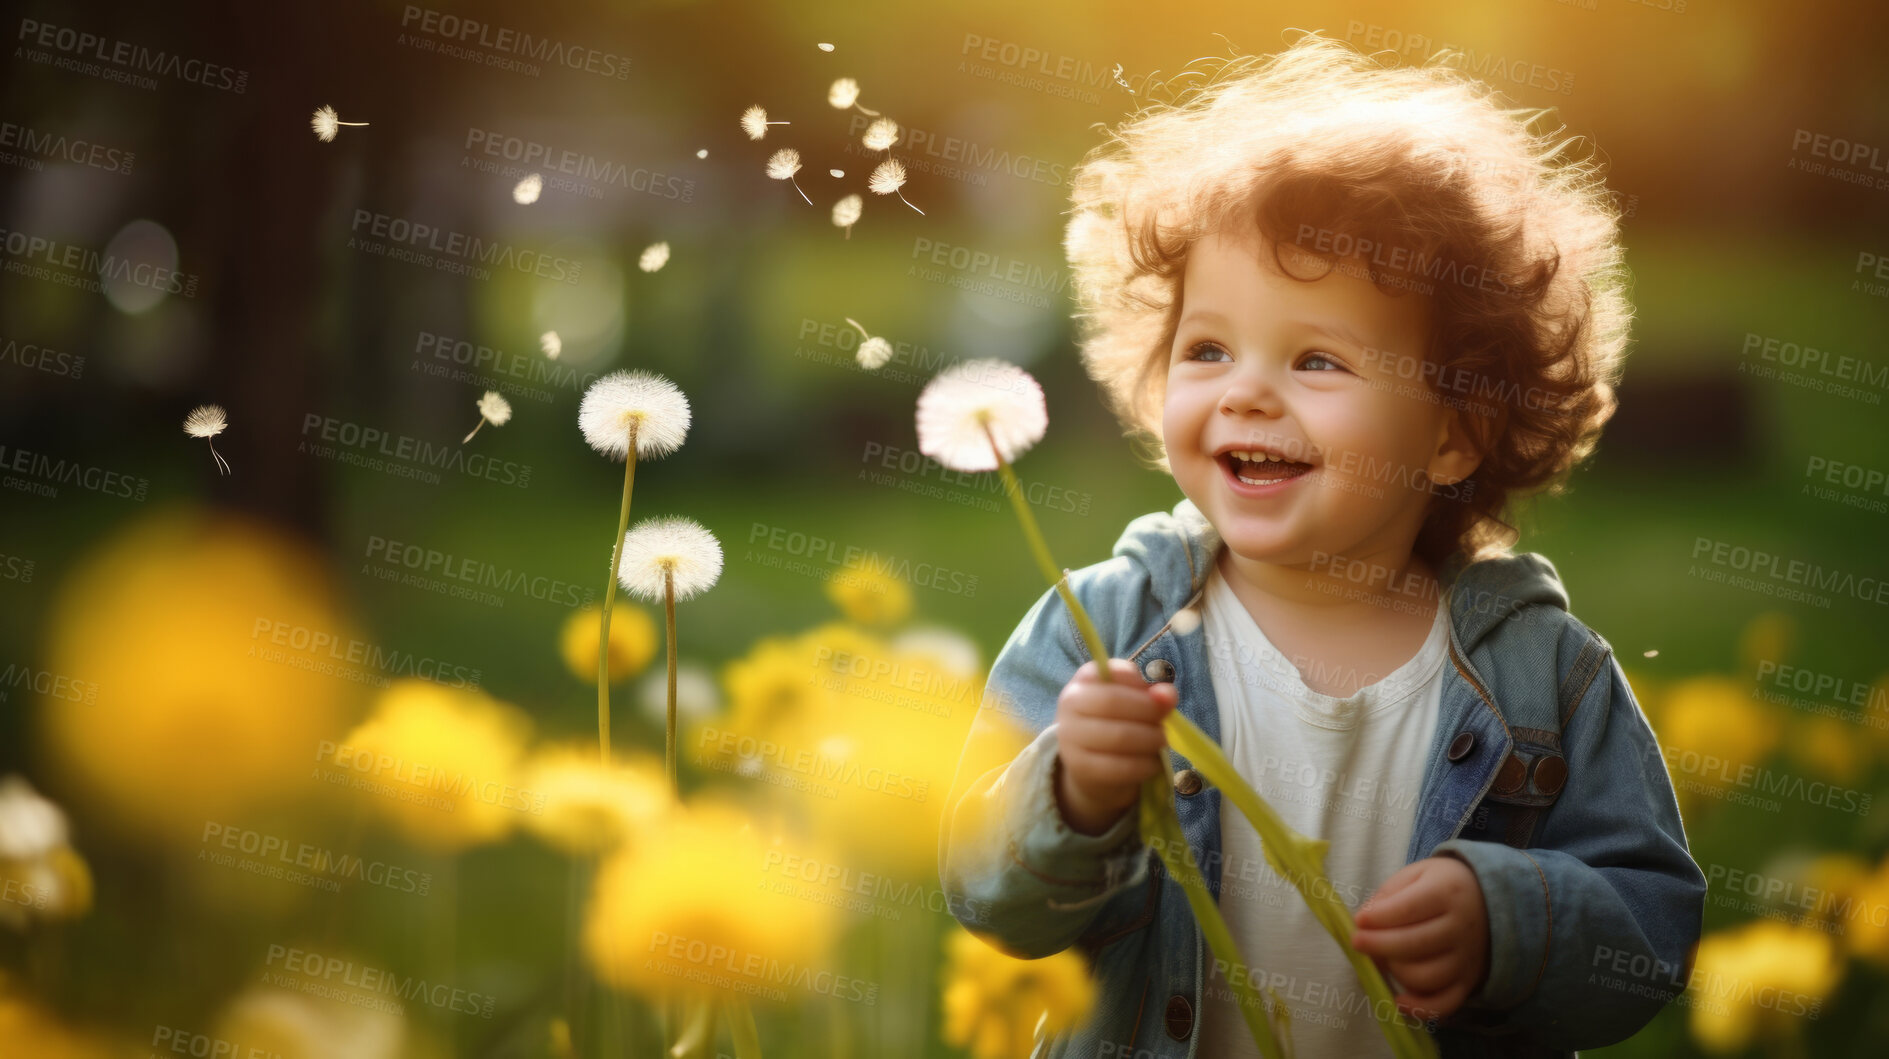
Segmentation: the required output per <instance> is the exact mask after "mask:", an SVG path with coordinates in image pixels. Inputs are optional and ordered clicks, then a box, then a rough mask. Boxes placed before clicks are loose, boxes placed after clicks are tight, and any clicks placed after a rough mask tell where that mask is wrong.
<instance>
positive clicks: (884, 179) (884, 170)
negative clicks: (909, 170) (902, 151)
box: [866, 158, 905, 195]
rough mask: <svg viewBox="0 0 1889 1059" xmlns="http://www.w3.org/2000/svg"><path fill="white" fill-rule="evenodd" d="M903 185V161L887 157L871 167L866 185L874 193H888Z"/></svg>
mask: <svg viewBox="0 0 1889 1059" xmlns="http://www.w3.org/2000/svg"><path fill="white" fill-rule="evenodd" d="M904 186H905V163H903V162H901V161H899V160H898V159H896V158H888V159H886V160H885V161H883V162H880V163H879V164H878V165H877V166H874V167H873V170H872V176H871V178H869V179H868V180H867V181H866V187H867V188H868V189H870V190H871V191H872V193H873V194H875V195H890V194H892V193H893V192H895V191H897V190H898V189H900V188H902V187H904Z"/></svg>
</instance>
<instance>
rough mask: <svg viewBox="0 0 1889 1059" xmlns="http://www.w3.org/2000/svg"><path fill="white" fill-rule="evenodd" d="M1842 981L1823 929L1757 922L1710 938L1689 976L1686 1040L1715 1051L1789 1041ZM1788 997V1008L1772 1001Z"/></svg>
mask: <svg viewBox="0 0 1889 1059" xmlns="http://www.w3.org/2000/svg"><path fill="white" fill-rule="evenodd" d="M1842 977H1843V957H1842V954H1841V953H1840V952H1838V950H1837V945H1836V941H1835V940H1834V939H1832V938H1831V937H1830V935H1829V934H1826V933H1824V932H1823V931H1821V930H1813V929H1810V928H1807V927H1794V926H1791V925H1789V924H1787V923H1780V922H1778V921H1776V920H1771V919H1758V920H1753V921H1752V922H1749V923H1746V924H1743V925H1741V926H1737V927H1733V928H1732V929H1730V930H1723V931H1718V932H1716V933H1712V934H1708V935H1706V936H1705V937H1704V938H1703V939H1701V940H1700V942H1699V948H1698V955H1697V956H1696V958H1695V959H1694V962H1693V972H1692V977H1691V978H1690V979H1689V981H1690V984H1691V992H1692V993H1693V994H1694V997H1693V999H1694V1003H1692V1004H1691V1005H1690V1006H1689V1010H1690V1011H1691V1021H1690V1025H1691V1030H1692V1037H1693V1039H1694V1040H1696V1041H1698V1042H1699V1044H1700V1045H1701V1046H1702V1047H1704V1048H1705V1049H1706V1050H1707V1051H1711V1052H1717V1053H1721V1054H1724V1053H1731V1052H1739V1051H1743V1050H1744V1049H1745V1048H1747V1047H1749V1046H1750V1045H1751V1044H1752V1042H1753V1040H1754V1039H1759V1038H1761V1039H1765V1040H1769V1041H1776V1040H1779V1039H1782V1038H1787V1037H1789V1036H1790V1035H1792V1034H1794V1033H1796V1032H1797V1031H1798V1028H1799V1026H1800V1024H1801V1023H1802V1022H1803V1019H1804V1016H1805V1014H1806V1008H1808V1009H1810V1010H1816V1009H1820V1008H1821V1007H1822V1005H1823V1002H1824V1001H1825V1000H1826V999H1827V998H1828V996H1829V994H1830V993H1831V992H1832V991H1833V990H1834V989H1835V988H1836V985H1837V983H1838V981H1839V980H1841V979H1842ZM1786 995H1788V996H1790V997H1792V1001H1791V1003H1790V1004H1789V1005H1788V1006H1787V1005H1784V1004H1780V1003H1776V1001H1777V999H1778V998H1780V997H1783V996H1786Z"/></svg>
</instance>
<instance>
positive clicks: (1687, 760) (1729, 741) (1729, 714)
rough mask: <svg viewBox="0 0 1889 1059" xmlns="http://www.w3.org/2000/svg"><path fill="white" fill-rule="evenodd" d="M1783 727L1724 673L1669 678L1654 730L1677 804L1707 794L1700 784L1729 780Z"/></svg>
mask: <svg viewBox="0 0 1889 1059" xmlns="http://www.w3.org/2000/svg"><path fill="white" fill-rule="evenodd" d="M1783 730H1784V724H1783V721H1782V720H1781V719H1780V718H1779V717H1778V715H1777V713H1776V711H1775V710H1773V709H1772V708H1771V707H1769V706H1767V705H1765V704H1764V703H1761V702H1758V701H1756V700H1754V699H1752V698H1751V696H1750V694H1749V693H1748V692H1747V691H1746V690H1744V689H1743V688H1742V687H1741V686H1740V684H1739V683H1738V682H1737V681H1734V680H1732V679H1730V678H1728V677H1721V676H1697V677H1689V678H1687V679H1685V680H1682V681H1679V682H1678V683H1676V684H1673V685H1672V686H1671V687H1670V688H1668V689H1667V690H1666V692H1665V695H1664V702H1663V705H1662V707H1661V709H1660V727H1659V729H1658V733H1659V741H1660V743H1661V744H1662V749H1663V750H1664V751H1665V753H1666V762H1667V771H1668V773H1669V774H1670V775H1671V777H1672V781H1673V787H1674V788H1675V792H1676V793H1677V795H1678V798H1679V803H1680V806H1681V807H1682V808H1690V807H1693V806H1696V805H1698V804H1700V802H1701V800H1702V799H1706V798H1708V795H1706V794H1704V793H1702V792H1701V791H1700V790H1699V788H1700V787H1704V788H1708V789H1721V788H1729V787H1731V786H1733V785H1735V784H1736V783H1737V781H1738V776H1739V771H1740V769H1741V768H1743V767H1744V766H1747V765H1749V766H1752V767H1753V768H1755V767H1756V766H1757V765H1758V764H1759V763H1760V762H1762V761H1763V760H1764V758H1765V756H1766V755H1767V754H1769V753H1770V752H1771V750H1772V749H1773V748H1774V747H1776V746H1777V743H1778V739H1779V737H1780V735H1781V734H1782V733H1783Z"/></svg>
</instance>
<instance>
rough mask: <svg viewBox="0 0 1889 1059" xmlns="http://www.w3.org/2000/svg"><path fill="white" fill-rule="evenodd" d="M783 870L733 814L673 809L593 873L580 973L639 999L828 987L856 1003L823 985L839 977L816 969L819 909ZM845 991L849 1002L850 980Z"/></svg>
mask: <svg viewBox="0 0 1889 1059" xmlns="http://www.w3.org/2000/svg"><path fill="white" fill-rule="evenodd" d="M784 861H785V856H784V854H783V852H782V847H781V845H779V844H777V842H776V841H775V839H774V838H772V837H770V836H764V835H762V834H761V833H760V831H759V829H758V828H757V827H756V826H755V825H754V824H753V823H752V822H751V821H750V820H749V819H748V817H747V816H746V814H744V813H743V812H742V811H741V810H739V809H737V808H734V807H732V806H730V805H726V804H723V803H720V802H713V801H704V802H700V803H696V804H693V805H690V806H689V807H687V808H682V809H678V810H676V811H675V812H674V813H671V814H670V815H669V816H668V817H667V818H665V819H664V820H663V821H661V822H659V823H657V824H655V825H654V826H652V828H651V829H650V831H649V832H648V834H647V836H646V840H643V841H637V842H634V843H631V844H630V845H629V846H628V847H627V848H625V849H624V850H622V851H620V852H618V853H615V854H612V855H611V856H610V857H609V858H608V859H606V860H605V861H604V863H603V865H602V867H601V868H600V869H599V870H598V873H597V880H596V888H595V889H594V891H593V892H592V894H591V900H590V905H589V908H588V910H587V914H586V916H585V920H584V932H583V943H584V952H585V955H586V956H587V957H588V959H589V961H590V965H591V967H592V968H593V969H595V971H596V973H597V976H598V978H600V979H601V980H603V981H604V982H606V983H608V984H610V985H612V986H614V987H616V988H618V989H623V990H629V991H635V992H639V993H643V994H645V995H650V996H666V995H674V994H678V993H714V992H723V991H734V992H736V993H738V994H741V995H747V994H749V993H751V992H752V991H753V988H752V987H756V986H759V987H763V989H764V990H772V989H777V988H781V987H782V986H783V985H784V984H786V985H800V986H805V987H806V988H808V989H809V990H812V991H814V992H819V991H820V987H819V985H818V984H809V983H829V984H833V986H834V990H835V991H833V992H832V993H831V995H833V996H834V997H835V998H836V999H842V1000H862V999H863V998H862V997H860V996H854V995H844V994H842V993H841V992H839V991H838V990H839V989H840V986H839V985H838V983H836V982H835V981H834V978H833V976H834V975H839V976H840V977H841V978H844V977H845V976H844V975H843V974H840V972H839V970H838V969H837V968H830V967H827V966H825V965H824V964H823V963H822V962H821V961H822V960H823V958H824V957H825V955H826V953H827V949H828V945H829V942H830V940H831V934H832V931H833V929H834V913H833V910H832V908H831V906H830V905H829V904H827V903H826V902H825V901H820V900H812V899H809V898H807V897H805V896H803V895H801V894H800V893H799V892H798V890H797V889H796V888H795V885H794V884H795V882H796V880H795V879H793V878H792V877H790V876H789V875H788V874H787V873H786V872H784V871H782V870H781V868H782V866H783V864H784ZM848 982H849V983H850V984H848V985H847V986H846V987H845V988H846V991H847V993H851V992H853V991H855V989H856V987H857V986H858V983H857V981H856V980H850V979H849V980H848ZM873 988H874V990H875V997H876V986H874V987H873ZM763 995H765V994H763ZM798 999H800V1000H803V1001H804V1000H810V999H813V997H812V996H801V997H799V998H798Z"/></svg>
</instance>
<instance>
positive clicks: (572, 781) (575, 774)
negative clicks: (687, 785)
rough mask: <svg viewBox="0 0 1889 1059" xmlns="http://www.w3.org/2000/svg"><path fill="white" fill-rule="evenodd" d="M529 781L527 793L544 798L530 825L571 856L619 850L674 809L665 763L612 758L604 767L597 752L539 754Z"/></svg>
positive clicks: (563, 749) (566, 749)
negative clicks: (665, 774)
mask: <svg viewBox="0 0 1889 1059" xmlns="http://www.w3.org/2000/svg"><path fill="white" fill-rule="evenodd" d="M524 777H525V778H524V786H525V789H527V790H529V791H531V792H532V793H533V794H541V795H543V796H544V811H543V812H541V813H531V814H527V815H526V816H525V818H524V819H525V823H526V825H527V826H529V827H530V828H531V830H532V831H533V832H534V833H535V834H537V836H538V837H539V838H541V839H543V840H544V841H545V842H548V843H550V844H551V845H553V846H556V847H557V848H559V849H562V850H564V851H565V852H567V853H599V852H605V851H608V850H610V849H614V848H615V847H617V846H618V845H621V844H622V843H623V842H624V841H625V840H626V839H629V838H631V837H633V836H634V835H636V834H638V833H640V832H642V831H643V830H644V829H646V828H648V827H649V826H651V824H652V823H653V822H654V821H656V820H658V819H661V818H662V817H663V816H664V815H665V814H667V813H668V812H669V811H670V810H671V807H672V805H673V802H672V799H671V798H670V795H669V784H668V782H667V781H666V780H665V779H664V778H663V772H662V762H661V761H660V760H654V761H652V760H642V759H631V760H629V761H622V760H618V759H615V758H613V759H612V760H611V763H610V764H609V765H608V766H605V765H604V764H602V763H601V762H599V761H598V760H597V751H596V748H594V747H588V746H576V745H567V746H558V747H551V748H548V749H544V750H540V751H538V753H537V754H535V755H533V757H532V759H531V761H530V762H529V763H528V764H527V765H526V767H525V770H524Z"/></svg>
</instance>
